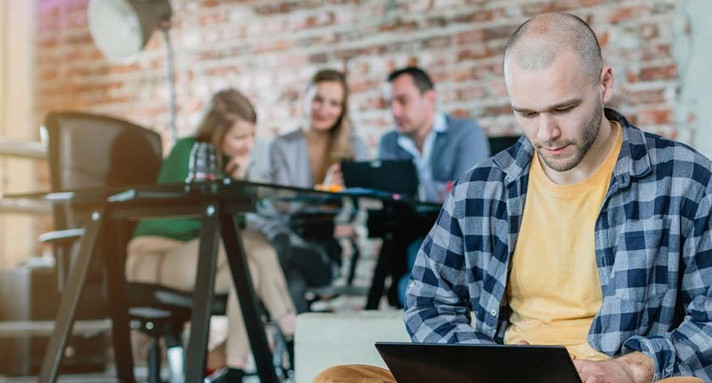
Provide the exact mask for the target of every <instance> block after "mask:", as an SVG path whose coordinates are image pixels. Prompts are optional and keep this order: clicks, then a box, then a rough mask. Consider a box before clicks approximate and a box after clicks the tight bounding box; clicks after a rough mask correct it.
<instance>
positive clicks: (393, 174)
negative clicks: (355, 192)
mask: <svg viewBox="0 0 712 383" xmlns="http://www.w3.org/2000/svg"><path fill="white" fill-rule="evenodd" d="M341 173H342V174H343V176H344V186H345V187H346V188H347V189H371V190H378V191H385V192H389V193H393V194H401V195H403V196H405V197H408V198H415V197H417V195H418V184H419V183H418V172H417V171H416V169H415V165H414V164H413V161H411V160H375V161H342V162H341Z"/></svg>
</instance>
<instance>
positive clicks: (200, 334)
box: [38, 182, 279, 383]
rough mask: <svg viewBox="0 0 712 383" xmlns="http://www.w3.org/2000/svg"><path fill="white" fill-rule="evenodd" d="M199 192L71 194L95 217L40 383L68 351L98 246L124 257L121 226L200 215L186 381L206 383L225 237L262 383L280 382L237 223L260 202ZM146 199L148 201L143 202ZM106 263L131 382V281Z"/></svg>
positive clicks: (210, 187)
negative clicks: (213, 304) (217, 276)
mask: <svg viewBox="0 0 712 383" xmlns="http://www.w3.org/2000/svg"><path fill="white" fill-rule="evenodd" d="M201 186H202V192H199V193H193V194H181V193H174V195H171V194H170V193H165V192H164V193H163V194H161V193H160V192H158V193H155V189H156V188H155V187H146V188H145V190H142V189H141V188H136V189H132V190H129V191H128V192H127V193H122V195H121V196H120V198H116V197H117V196H114V197H112V198H99V197H97V192H96V191H93V192H91V193H88V196H87V195H84V196H86V197H87V198H86V199H83V198H82V197H83V194H82V192H81V191H77V192H74V193H69V194H68V196H71V197H69V198H70V200H68V201H66V203H81V204H83V205H85V206H90V207H92V211H93V213H92V219H91V220H90V221H89V223H88V224H87V225H86V226H85V233H84V235H83V236H82V237H81V238H80V242H79V250H78V254H77V258H76V260H75V262H74V264H73V265H72V268H71V270H70V273H69V278H68V281H67V285H66V289H65V290H64V292H63V293H62V296H61V300H60V303H59V310H58V314H57V320H56V325H55V328H54V331H53V332H52V336H51V338H50V342H49V345H48V347H47V350H46V351H45V356H44V359H43V362H42V368H41V371H40V375H39V377H38V381H39V382H41V383H45V382H48V383H54V382H56V380H57V376H58V373H59V366H60V363H61V361H62V358H63V356H64V348H65V346H66V343H67V339H68V338H69V335H70V332H71V329H72V325H73V323H74V317H75V313H76V310H77V306H78V304H79V303H80V302H79V297H80V294H81V289H82V287H83V286H84V282H85V279H86V276H87V272H88V270H89V265H90V263H91V261H92V259H93V258H94V257H95V254H97V252H96V251H95V250H96V249H97V246H99V242H100V240H101V247H102V248H103V249H104V251H102V253H103V254H112V253H114V254H115V252H116V251H121V252H123V251H125V249H117V246H118V231H117V229H118V227H119V225H120V223H121V221H122V220H126V219H136V218H146V217H167V216H185V215H193V216H194V215H199V216H200V217H201V222H202V224H201V230H200V246H199V252H200V254H201V256H200V257H199V259H198V266H197V272H196V284H195V289H194V291H193V299H194V302H193V312H192V316H191V323H192V325H191V326H192V327H191V336H190V341H189V343H188V348H187V355H186V376H185V378H186V379H185V382H188V383H191V382H192V383H199V382H202V381H203V372H204V371H205V364H206V353H207V344H208V335H209V327H210V312H211V307H210V306H211V302H212V300H213V295H214V291H213V288H214V285H215V272H216V265H217V254H218V244H219V239H220V238H221V237H222V240H223V244H224V246H225V249H226V252H227V259H228V263H229V265H230V271H231V273H232V276H233V280H234V283H235V288H236V290H237V294H238V298H239V301H240V306H241V309H242V314H243V317H244V320H245V327H246V329H247V334H248V337H249V340H250V344H251V346H252V351H253V353H254V357H255V362H256V365H257V370H258V374H259V377H260V381H261V382H263V383H277V382H278V381H279V380H278V378H277V376H276V373H275V370H274V369H273V366H272V353H271V351H270V349H269V346H268V343H267V339H266V336H265V332H264V328H263V325H262V322H261V320H260V316H259V315H258V313H259V310H260V309H259V307H258V305H257V300H256V298H255V292H254V289H253V286H252V280H251V277H250V273H249V271H248V268H247V263H246V261H245V252H244V248H243V244H242V240H241V238H240V236H239V235H237V233H238V231H237V230H238V228H237V226H236V224H235V219H234V217H235V215H237V214H242V213H245V212H250V211H254V207H255V204H256V197H255V196H252V195H247V194H240V193H234V192H232V193H226V192H219V191H220V190H221V189H222V188H223V186H220V184H219V183H217V182H215V183H211V184H203V185H201ZM228 188H229V187H228ZM206 190H207V192H206ZM142 191H146V193H142ZM233 191H234V190H233ZM152 192H153V194H152ZM85 194H86V193H85ZM142 194H145V195H143V196H142ZM99 195H101V193H99ZM151 196H153V198H151ZM104 197H108V195H107V194H104ZM122 255H123V254H122ZM104 261H105V262H104V265H105V266H104V267H105V275H106V277H107V290H108V301H109V302H108V303H109V304H108V306H109V316H110V318H111V322H112V326H111V328H112V338H113V345H114V354H115V363H116V368H117V376H118V378H119V380H121V381H122V382H127V383H133V382H135V378H134V375H133V359H132V354H131V344H130V337H129V315H128V309H127V301H126V291H125V290H126V285H125V283H126V278H125V275H124V273H123V270H119V269H122V267H121V265H122V262H121V260H120V259H119V258H118V257H116V256H105V260H104ZM117 271H118V272H117Z"/></svg>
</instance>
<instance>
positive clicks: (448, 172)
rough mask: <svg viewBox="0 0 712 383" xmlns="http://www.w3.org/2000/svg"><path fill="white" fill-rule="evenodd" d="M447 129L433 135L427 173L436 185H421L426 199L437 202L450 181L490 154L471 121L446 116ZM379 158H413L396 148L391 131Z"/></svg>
mask: <svg viewBox="0 0 712 383" xmlns="http://www.w3.org/2000/svg"><path fill="white" fill-rule="evenodd" d="M445 123H446V125H447V129H446V130H445V131H443V132H438V133H437V135H436V136H435V142H434V143H433V149H432V152H431V153H430V171H431V173H432V177H433V180H434V183H435V185H421V186H422V187H423V188H424V191H425V193H424V194H425V200H427V201H432V202H442V201H439V199H440V197H442V195H443V192H444V189H445V187H446V186H447V183H448V182H449V181H454V180H457V179H458V178H460V176H462V175H463V174H465V172H466V171H467V170H468V169H470V168H471V167H473V166H474V165H475V164H477V163H478V162H480V161H482V160H484V159H486V158H487V157H489V155H490V150H489V142H488V141H487V136H486V135H485V133H484V132H483V131H482V129H481V128H480V126H479V125H478V124H477V123H476V122H475V121H472V120H466V119H461V118H456V117H452V116H449V115H446V116H445ZM378 157H379V158H380V159H382V160H405V159H412V158H413V156H412V155H411V154H410V153H408V152H407V151H406V150H405V149H403V148H402V147H401V146H400V145H398V132H397V131H396V130H392V131H390V132H388V133H386V134H385V135H383V137H381V144H380V147H379V150H378Z"/></svg>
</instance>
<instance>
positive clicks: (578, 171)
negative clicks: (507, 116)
mask: <svg viewBox="0 0 712 383" xmlns="http://www.w3.org/2000/svg"><path fill="white" fill-rule="evenodd" d="M504 77H505V83H506V86H507V91H508V93H509V97H510V101H511V106H512V110H513V112H514V115H515V117H516V119H517V122H518V123H519V125H520V126H521V127H522V130H523V131H524V135H525V136H526V137H523V138H522V139H520V140H519V141H518V142H517V143H516V144H515V145H513V146H512V147H511V148H509V149H507V150H506V151H504V152H501V153H499V154H498V155H496V156H494V157H491V158H490V159H488V160H486V161H484V162H482V163H480V164H478V165H476V166H475V167H474V168H472V169H471V170H469V171H468V172H467V173H465V175H464V176H463V177H461V178H460V179H459V180H458V182H457V183H456V185H455V186H454V187H453V189H452V190H451V192H450V194H449V196H448V198H447V200H446V201H445V204H444V205H443V209H442V211H441V213H440V216H439V217H438V221H437V222H436V224H435V226H434V227H433V228H432V230H431V231H430V233H429V235H428V237H427V238H426V239H425V241H424V243H423V245H422V247H421V249H420V252H419V253H418V257H417V259H416V263H415V266H414V268H413V271H412V278H411V281H410V284H409V287H408V290H407V293H406V308H405V315H404V317H405V322H406V327H407V329H408V332H409V333H410V335H411V337H412V339H413V341H414V342H422V343H479V344H520V345H526V344H532V345H563V346H565V347H566V349H567V350H568V352H569V354H570V356H571V357H572V359H574V364H575V366H576V369H577V371H578V373H579V376H580V377H581V380H582V381H583V382H612V383H617V382H635V383H638V382H651V381H659V380H665V381H668V382H672V381H675V382H682V381H684V382H699V381H700V379H701V380H703V381H706V382H709V381H712V322H711V321H712V288H710V284H712V233H711V231H710V224H711V223H712V222H711V217H712V163H711V162H710V161H709V160H708V159H707V158H705V157H704V156H702V155H701V154H699V153H697V152H696V151H694V150H693V149H691V148H689V147H687V146H685V145H683V144H680V143H677V142H674V141H671V140H668V139H665V138H662V137H659V136H656V135H653V134H650V133H645V132H643V131H641V130H640V129H638V128H637V127H635V126H633V125H632V124H631V123H630V122H628V120H626V118H625V117H624V116H623V115H622V114H620V113H619V112H617V111H615V110H613V109H608V108H604V105H605V104H606V103H607V102H608V101H609V100H610V99H611V97H612V96H613V90H614V78H613V70H612V69H611V68H610V67H608V66H606V65H604V63H603V60H602V58H601V51H600V48H599V46H598V42H597V39H596V36H595V34H594V32H593V31H592V30H591V29H590V28H589V26H588V25H587V24H586V23H585V22H584V21H583V20H581V19H579V18H578V17H576V16H573V15H570V14H565V13H555V14H545V15H540V16H537V17H535V18H532V19H530V20H528V21H527V22H525V23H524V24H522V25H521V26H520V27H519V28H518V29H517V30H516V31H515V32H514V34H513V35H512V37H511V38H510V39H509V41H508V43H507V46H506V49H505V55H504ZM472 314H474V320H473V318H472V317H471V315H472ZM463 368H466V367H465V366H463ZM355 372H358V373H360V374H361V375H362V376H369V374H370V375H371V376H377V378H374V379H380V381H394V380H393V377H392V376H390V374H389V373H388V371H385V370H379V369H375V368H370V367H369V368H366V367H358V368H355V367H353V366H348V367H337V368H334V369H330V370H327V371H325V372H324V373H323V374H322V375H321V376H320V377H317V380H318V381H332V382H336V381H347V380H344V379H342V378H343V377H344V376H346V374H348V373H350V374H351V376H353V375H354V373H355ZM339 374H341V375H339ZM356 375H358V374H356ZM363 381H368V380H363ZM371 381H379V380H371Z"/></svg>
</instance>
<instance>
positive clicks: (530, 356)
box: [376, 342, 581, 383]
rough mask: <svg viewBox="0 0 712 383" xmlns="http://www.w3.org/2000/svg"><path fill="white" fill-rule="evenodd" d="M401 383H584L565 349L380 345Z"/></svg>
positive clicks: (415, 344) (510, 346)
mask: <svg viewBox="0 0 712 383" xmlns="http://www.w3.org/2000/svg"><path fill="white" fill-rule="evenodd" d="M376 348H377V349H378V352H379V353H381V357H382V358H383V360H384V361H385V362H386V364H387V365H388V368H389V369H390V370H391V372H392V373H393V376H394V377H395V378H396V380H397V381H398V383H421V382H438V383H522V382H527V383H539V382H541V383H544V382H546V383H581V379H580V378H579V376H578V373H577V372H576V368H575V367H574V364H573V362H572V361H571V358H570V357H569V354H568V352H567V351H566V348H565V347H563V346H514V345H465V344H458V345H449V344H418V343H385V342H378V343H376Z"/></svg>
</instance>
